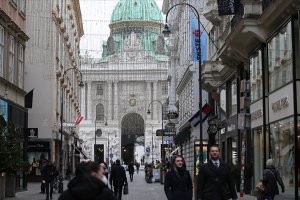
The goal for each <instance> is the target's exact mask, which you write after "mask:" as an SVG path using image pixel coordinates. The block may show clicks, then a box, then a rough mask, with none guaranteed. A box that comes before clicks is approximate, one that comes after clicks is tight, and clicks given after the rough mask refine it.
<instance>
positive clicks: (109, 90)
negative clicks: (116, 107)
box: [107, 81, 113, 120]
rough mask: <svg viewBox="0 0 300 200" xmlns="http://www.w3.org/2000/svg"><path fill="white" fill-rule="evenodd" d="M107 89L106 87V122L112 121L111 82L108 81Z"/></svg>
mask: <svg viewBox="0 0 300 200" xmlns="http://www.w3.org/2000/svg"><path fill="white" fill-rule="evenodd" d="M107 87H108V95H107V96H108V97H107V101H108V108H107V120H112V118H113V113H112V111H113V107H112V106H113V98H112V96H113V95H112V82H111V81H108V82H107Z"/></svg>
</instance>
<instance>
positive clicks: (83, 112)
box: [80, 83, 87, 119]
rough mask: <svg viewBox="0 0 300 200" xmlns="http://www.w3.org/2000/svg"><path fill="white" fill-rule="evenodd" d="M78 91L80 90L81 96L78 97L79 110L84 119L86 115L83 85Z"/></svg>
mask: <svg viewBox="0 0 300 200" xmlns="http://www.w3.org/2000/svg"><path fill="white" fill-rule="evenodd" d="M85 85H86V83H85ZM80 92H81V97H80V102H81V103H80V110H81V114H82V115H83V116H84V119H85V118H86V117H87V116H86V115H85V103H86V102H85V86H84V87H83V88H82V89H80Z"/></svg>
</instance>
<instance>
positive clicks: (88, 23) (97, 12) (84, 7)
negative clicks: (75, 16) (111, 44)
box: [80, 0, 163, 58]
mask: <svg viewBox="0 0 300 200" xmlns="http://www.w3.org/2000/svg"><path fill="white" fill-rule="evenodd" d="M117 2H118V0H80V8H81V14H82V22H83V30H84V35H83V37H82V38H81V42H80V48H81V55H82V56H84V55H85V54H86V53H88V54H89V55H90V56H91V57H93V58H101V54H102V42H103V41H106V40H107V38H108V36H109V31H110V30H109V27H108V25H109V22H110V18H111V14H112V11H113V9H114V7H115V5H116V4H117ZM156 3H157V5H158V6H159V8H160V9H161V8H162V3H163V0H156Z"/></svg>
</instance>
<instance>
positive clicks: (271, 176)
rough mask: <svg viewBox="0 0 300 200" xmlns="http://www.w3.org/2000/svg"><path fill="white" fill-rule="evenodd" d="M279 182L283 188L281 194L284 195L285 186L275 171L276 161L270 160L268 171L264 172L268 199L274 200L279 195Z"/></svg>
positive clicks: (265, 193)
mask: <svg viewBox="0 0 300 200" xmlns="http://www.w3.org/2000/svg"><path fill="white" fill-rule="evenodd" d="M277 182H278V183H279V185H280V186H281V192H282V193H284V184H283V181H282V179H281V177H280V174H279V172H278V171H277V170H276V169H275V164H274V160H273V159H268V160H267V163H266V169H265V170H264V172H263V184H264V186H265V190H264V195H265V198H266V199H268V200H273V199H274V197H275V195H276V194H279V190H278V185H277Z"/></svg>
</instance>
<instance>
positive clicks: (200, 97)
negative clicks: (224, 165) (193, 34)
mask: <svg viewBox="0 0 300 200" xmlns="http://www.w3.org/2000/svg"><path fill="white" fill-rule="evenodd" d="M182 5H185V6H188V7H189V8H190V9H191V10H192V11H193V13H194V14H195V15H196V16H197V20H198V29H199V34H198V35H197V36H198V40H199V50H198V51H197V57H198V65H199V66H198V69H199V74H198V76H199V78H198V81H199V109H200V110H201V114H200V116H199V119H200V125H199V129H200V130H199V135H200V138H199V140H200V152H199V153H200V163H203V133H202V83H201V72H202V69H201V34H200V33H201V31H200V30H201V29H200V27H201V22H200V15H199V13H198V11H197V9H196V8H195V7H194V6H192V5H191V4H188V3H178V4H175V5H173V6H172V7H171V8H170V9H169V10H168V11H167V14H166V26H165V30H164V31H163V33H167V34H169V33H170V30H168V29H167V30H166V28H168V26H167V23H168V15H169V12H170V11H171V10H172V9H173V8H175V7H176V6H182Z"/></svg>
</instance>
